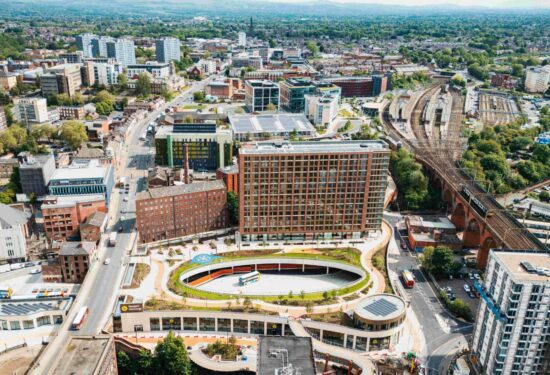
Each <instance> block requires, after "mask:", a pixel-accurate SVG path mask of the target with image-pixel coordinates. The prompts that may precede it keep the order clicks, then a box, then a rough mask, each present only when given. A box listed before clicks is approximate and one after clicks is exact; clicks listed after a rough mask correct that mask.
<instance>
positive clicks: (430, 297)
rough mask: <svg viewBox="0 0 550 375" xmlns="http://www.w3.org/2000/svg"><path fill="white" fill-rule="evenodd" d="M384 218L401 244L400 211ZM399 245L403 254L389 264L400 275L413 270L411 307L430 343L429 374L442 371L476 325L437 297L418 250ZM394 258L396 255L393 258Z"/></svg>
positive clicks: (426, 360)
mask: <svg viewBox="0 0 550 375" xmlns="http://www.w3.org/2000/svg"><path fill="white" fill-rule="evenodd" d="M384 219H385V220H387V221H388V222H389V223H390V224H391V225H392V226H393V227H394V241H396V242H397V244H400V243H401V235H400V233H399V230H398V229H399V228H397V227H396V226H397V224H398V223H399V222H401V221H402V217H401V215H399V214H387V213H386V214H385V215H384ZM397 247H398V248H399V256H394V255H390V259H388V267H390V269H391V270H393V271H394V272H396V273H397V274H398V275H399V274H400V273H401V271H402V270H404V269H407V270H411V271H412V273H413V275H414V278H415V280H416V282H415V286H414V288H413V289H411V290H407V292H408V296H409V300H410V301H411V307H412V309H413V310H414V313H415V315H416V317H417V318H418V321H419V323H420V327H419V328H420V332H422V333H423V334H424V337H425V342H426V350H425V352H426V353H429V355H428V357H427V358H426V359H425V361H424V363H425V366H426V367H427V368H428V369H431V370H429V372H428V373H427V374H442V373H443V372H442V371H443V368H444V367H445V366H448V364H449V363H450V359H451V358H452V356H453V354H454V349H456V345H458V343H459V342H460V343H461V344H466V343H467V335H469V334H471V332H472V330H473V326H472V325H471V324H468V323H464V322H462V321H459V320H457V319H455V318H454V317H453V316H452V315H450V314H449V312H448V311H447V310H446V309H445V308H444V307H443V305H442V304H441V303H440V301H439V299H438V298H437V295H436V291H435V290H434V289H433V287H432V284H431V283H430V282H429V281H428V279H427V278H426V276H425V275H424V273H423V272H422V271H421V270H420V267H419V263H418V261H417V258H416V255H415V254H414V252H409V251H408V250H403V249H402V248H401V246H397ZM392 257H393V258H392ZM399 282H401V280H399Z"/></svg>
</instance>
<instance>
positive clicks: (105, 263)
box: [103, 258, 111, 266]
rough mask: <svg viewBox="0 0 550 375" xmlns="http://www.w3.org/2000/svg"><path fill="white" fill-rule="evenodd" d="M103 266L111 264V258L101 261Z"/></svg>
mask: <svg viewBox="0 0 550 375" xmlns="http://www.w3.org/2000/svg"><path fill="white" fill-rule="evenodd" d="M103 264H104V265H106V266H108V265H109V264H111V258H107V259H105V260H104V261H103Z"/></svg>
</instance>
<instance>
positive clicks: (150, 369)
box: [117, 331, 193, 375]
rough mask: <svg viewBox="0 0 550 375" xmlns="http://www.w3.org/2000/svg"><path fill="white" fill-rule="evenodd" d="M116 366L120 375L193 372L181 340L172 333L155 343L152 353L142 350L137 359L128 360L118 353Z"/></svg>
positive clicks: (169, 374) (172, 374)
mask: <svg viewBox="0 0 550 375" xmlns="http://www.w3.org/2000/svg"><path fill="white" fill-rule="evenodd" d="M117 364H118V371H119V373H120V374H121V375H138V374H139V375H191V373H192V372H193V371H192V370H193V365H192V363H191V360H190V359H189V356H188V355H187V349H186V348H185V342H184V341H183V338H181V337H179V336H177V337H176V336H175V335H174V333H173V332H172V331H170V332H169V333H168V335H166V337H165V338H164V339H163V340H161V341H159V342H158V343H157V346H156V347H155V350H154V352H153V353H151V352H149V351H147V350H145V349H143V350H141V351H140V353H139V355H138V356H137V358H130V357H129V356H128V354H126V353H125V352H123V351H119V352H118V353H117Z"/></svg>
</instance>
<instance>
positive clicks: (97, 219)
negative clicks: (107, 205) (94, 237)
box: [82, 211, 107, 227]
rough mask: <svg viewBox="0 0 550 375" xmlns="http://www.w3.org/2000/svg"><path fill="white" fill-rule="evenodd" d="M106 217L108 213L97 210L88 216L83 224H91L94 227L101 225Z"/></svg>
mask: <svg viewBox="0 0 550 375" xmlns="http://www.w3.org/2000/svg"><path fill="white" fill-rule="evenodd" d="M106 217H107V214H106V213H105V212H101V211H96V212H94V213H92V214H91V215H89V216H88V217H87V218H86V220H85V221H84V223H82V226H85V225H91V226H94V227H101V226H102V225H103V223H105V218H106Z"/></svg>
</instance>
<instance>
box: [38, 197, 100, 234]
mask: <svg viewBox="0 0 550 375" xmlns="http://www.w3.org/2000/svg"><path fill="white" fill-rule="evenodd" d="M40 208H41V210H42V216H43V217H44V230H45V231H46V235H47V236H48V238H50V239H51V240H56V241H65V240H66V239H70V238H76V237H78V228H79V227H80V224H82V223H83V222H84V220H85V219H86V218H87V217H88V216H89V215H91V214H93V213H95V212H98V211H99V212H107V206H106V205H105V197H104V196H103V195H90V196H60V197H53V196H49V197H46V198H45V199H44V201H43V203H42V206H41V207H40Z"/></svg>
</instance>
